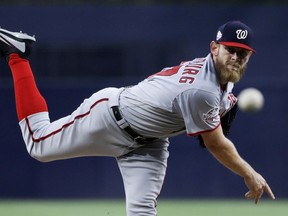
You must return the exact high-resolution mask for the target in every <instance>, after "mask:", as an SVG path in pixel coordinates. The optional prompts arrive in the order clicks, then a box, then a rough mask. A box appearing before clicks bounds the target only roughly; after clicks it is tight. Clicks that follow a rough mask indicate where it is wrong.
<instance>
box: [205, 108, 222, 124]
mask: <svg viewBox="0 0 288 216" xmlns="http://www.w3.org/2000/svg"><path fill="white" fill-rule="evenodd" d="M202 118H203V121H204V122H206V123H207V124H215V123H218V122H219V121H220V115H219V108H218V107H213V108H212V109H210V110H209V111H208V112H207V113H204V114H203V117H202Z"/></svg>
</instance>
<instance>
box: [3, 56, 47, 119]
mask: <svg viewBox="0 0 288 216" xmlns="http://www.w3.org/2000/svg"><path fill="white" fill-rule="evenodd" d="M8 64H9V66H10V70H11V72H12V76H13V80H14V91H15V100H16V110H17V115H18V120H19V121H21V120H22V119H24V118H26V117H27V116H29V115H32V114H35V113H39V112H44V111H48V108H47V104H46V101H45V99H44V98H43V97H42V95H41V94H40V92H39V90H38V88H37V85H36V83H35V80H34V75H33V73H32V70H31V67H30V64H29V61H28V60H26V59H22V58H20V57H19V55H18V54H14V53H13V54H11V55H10V58H9V61H8Z"/></svg>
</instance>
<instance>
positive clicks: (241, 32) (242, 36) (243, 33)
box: [236, 29, 248, 39]
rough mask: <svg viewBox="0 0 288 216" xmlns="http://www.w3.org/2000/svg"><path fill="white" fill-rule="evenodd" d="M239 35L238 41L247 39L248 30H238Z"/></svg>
mask: <svg viewBox="0 0 288 216" xmlns="http://www.w3.org/2000/svg"><path fill="white" fill-rule="evenodd" d="M236 34H237V38H238V39H245V38H246V37H247V35H248V31H247V30H242V29H238V30H237V31H236Z"/></svg>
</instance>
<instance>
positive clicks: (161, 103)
mask: <svg viewBox="0 0 288 216" xmlns="http://www.w3.org/2000/svg"><path fill="white" fill-rule="evenodd" d="M232 88H233V83H228V85H227V86H226V88H225V89H222V88H221V86H220V85H219V83H218V82H217V78H216V72H215V69H214V63H213V61H212V58H211V56H210V55H208V56H207V57H206V58H197V59H194V60H193V61H187V62H183V63H181V64H180V65H179V66H176V67H170V68H164V69H163V70H162V71H161V72H159V73H157V74H154V75H152V76H150V77H149V78H147V79H145V80H144V81H142V82H140V83H139V84H138V85H135V86H133V87H130V88H127V89H125V90H124V91H123V93H122V94H121V97H120V107H121V111H122V113H123V116H124V117H125V118H126V120H127V121H128V122H129V123H130V124H131V125H132V127H133V128H135V130H137V131H138V132H139V133H140V134H142V135H144V136H148V137H149V136H153V137H170V136H175V135H177V134H178V133H181V132H183V131H184V130H186V132H187V134H188V135H192V136H193V135H196V134H199V133H201V132H205V131H209V130H213V129H215V128H216V127H217V126H218V125H219V123H220V117H221V116H222V115H224V114H225V113H226V112H227V111H229V110H230V109H231V108H232V107H233V106H234V104H235V103H236V100H237V99H236V97H234V95H233V94H232V92H231V91H232Z"/></svg>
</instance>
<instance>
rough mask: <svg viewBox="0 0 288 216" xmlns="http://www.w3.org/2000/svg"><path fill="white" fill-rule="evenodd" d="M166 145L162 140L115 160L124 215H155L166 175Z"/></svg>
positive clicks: (166, 140)
mask: <svg viewBox="0 0 288 216" xmlns="http://www.w3.org/2000/svg"><path fill="white" fill-rule="evenodd" d="M168 145H169V142H168V139H163V140H160V141H156V142H153V143H150V144H148V145H145V146H142V147H140V148H137V149H136V150H133V151H132V152H130V153H128V154H126V155H124V156H121V157H119V158H117V161H118V165H119V168H120V171H121V174H122V178H123V182H124V188H125V194H126V212H127V216H148V215H149V216H155V215H157V211H156V204H157V197H158V195H159V194H160V191H161V189H162V185H163V181H164V178H165V175H166V168H167V159H168V156H169V153H168V149H167V148H168Z"/></svg>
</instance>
